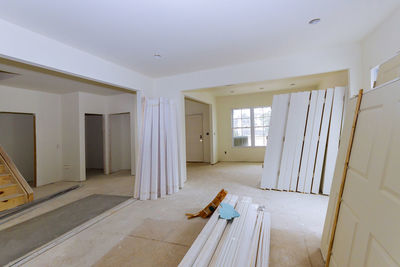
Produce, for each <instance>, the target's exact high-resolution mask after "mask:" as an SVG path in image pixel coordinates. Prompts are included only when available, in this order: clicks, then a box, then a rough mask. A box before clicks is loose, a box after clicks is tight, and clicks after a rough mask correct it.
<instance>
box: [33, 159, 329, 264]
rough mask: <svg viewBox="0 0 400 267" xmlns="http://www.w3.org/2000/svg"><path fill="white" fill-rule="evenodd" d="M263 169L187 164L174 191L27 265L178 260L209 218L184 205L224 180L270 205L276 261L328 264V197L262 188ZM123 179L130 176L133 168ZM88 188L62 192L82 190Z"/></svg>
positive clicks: (204, 199)
mask: <svg viewBox="0 0 400 267" xmlns="http://www.w3.org/2000/svg"><path fill="white" fill-rule="evenodd" d="M261 171H262V169H261V164H251V163H219V164H217V165H214V166H210V165H204V164H190V165H189V166H188V181H187V182H186V184H185V187H184V188H183V189H182V190H181V191H179V192H178V193H177V194H175V195H172V196H168V197H166V198H164V199H159V200H152V201H136V202H133V203H131V204H129V205H128V206H126V207H124V208H122V209H120V210H118V211H117V212H115V213H113V214H112V215H110V216H109V217H107V218H105V219H104V220H102V221H100V222H98V223H97V224H95V225H93V226H91V227H90V228H88V229H86V230H84V231H82V232H80V233H79V234H77V235H75V236H73V237H71V238H70V239H68V240H66V241H65V242H63V243H61V244H59V245H57V246H55V247H53V248H52V249H50V250H48V251H46V252H45V253H43V254H41V255H39V256H38V257H36V258H34V259H33V260H31V261H30V262H28V263H27V264H26V265H27V266H55V265H58V266H59V265H64V266H91V265H96V266H176V265H177V264H178V263H179V262H180V260H181V259H182V257H183V256H184V254H185V253H186V251H187V250H188V248H189V247H190V245H191V244H192V242H193V241H194V239H195V238H196V236H197V235H198V233H199V232H200V231H201V229H202V227H203V226H204V225H205V223H206V220H204V219H201V218H196V219H192V220H187V219H186V218H185V215H184V214H185V212H195V211H197V210H199V209H202V208H203V207H204V206H205V205H206V204H208V203H209V201H210V200H211V199H213V197H214V196H215V195H216V193H217V192H218V191H219V190H220V189H221V188H225V189H226V190H228V192H229V193H232V194H237V195H243V196H251V197H252V198H253V201H254V202H257V203H260V204H262V205H265V206H266V208H267V210H269V211H270V212H271V215H272V232H271V253H270V266H271V267H273V266H323V261H322V257H321V254H320V251H319V243H320V238H321V233H322V228H323V222H324V217H325V212H326V208H327V204H328V197H326V196H320V195H306V194H298V193H287V192H277V191H264V190H260V189H258V188H257V186H258V184H259V180H260V176H261ZM120 179H121V183H125V182H123V180H124V179H123V177H120ZM92 180H93V183H94V184H96V181H98V183H99V184H98V186H94V187H96V188H98V190H106V188H103V186H105V184H102V182H101V179H99V180H96V179H94V178H93V179H92ZM126 180H127V181H128V182H127V184H130V183H131V181H132V179H131V177H130V176H127V177H126ZM125 186H126V184H125ZM84 188H85V187H83V188H81V189H77V190H75V192H71V193H68V194H67V195H65V196H63V197H61V198H73V197H77V195H78V194H79V193H80V191H83V190H84ZM94 191H96V190H93V192H94ZM73 194H74V195H75V196H74V195H73ZM114 194H116V192H115V193H114ZM57 201H60V200H59V199H56V200H53V201H51V202H50V203H48V204H46V205H43V206H51V205H54V204H53V203H52V202H57ZM56 206H57V205H56Z"/></svg>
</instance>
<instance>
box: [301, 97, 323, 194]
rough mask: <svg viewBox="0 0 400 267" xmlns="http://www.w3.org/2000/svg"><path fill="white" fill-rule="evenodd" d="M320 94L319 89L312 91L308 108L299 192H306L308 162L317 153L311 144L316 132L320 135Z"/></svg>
mask: <svg viewBox="0 0 400 267" xmlns="http://www.w3.org/2000/svg"><path fill="white" fill-rule="evenodd" d="M318 95H319V91H312V92H311V99H310V107H309V110H308V117H307V126H306V135H305V137H304V146H303V154H302V156H301V164H300V173H299V181H298V183H297V191H298V192H304V188H305V181H306V175H307V169H308V163H309V162H312V161H313V160H312V156H313V154H314V158H315V153H312V152H313V151H312V148H313V147H312V146H311V141H312V140H313V137H314V135H315V134H316V135H317V137H318V132H317V133H315V132H314V123H318V122H316V121H315V119H316V113H317V100H318ZM315 149H316V148H315Z"/></svg>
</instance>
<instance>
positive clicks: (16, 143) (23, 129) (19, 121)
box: [0, 112, 37, 187]
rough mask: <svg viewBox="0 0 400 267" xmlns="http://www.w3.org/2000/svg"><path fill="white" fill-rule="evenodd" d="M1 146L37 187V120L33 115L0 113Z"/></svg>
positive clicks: (28, 179)
mask: <svg viewBox="0 0 400 267" xmlns="http://www.w3.org/2000/svg"><path fill="white" fill-rule="evenodd" d="M0 145H1V146H2V147H3V148H4V150H5V151H6V153H7V154H8V155H9V156H10V158H11V159H12V161H13V162H14V163H15V165H16V166H17V168H18V170H19V171H20V172H21V174H22V176H23V177H24V178H25V180H26V181H27V182H28V184H29V185H30V186H31V187H36V180H37V177H36V120H35V115H34V114H32V113H14V112H0Z"/></svg>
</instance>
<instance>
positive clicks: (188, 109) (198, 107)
mask: <svg viewBox="0 0 400 267" xmlns="http://www.w3.org/2000/svg"><path fill="white" fill-rule="evenodd" d="M209 109H210V106H209V105H207V104H203V103H200V102H197V101H193V100H190V99H185V115H186V116H188V115H199V114H201V115H202V117H203V125H202V127H203V158H204V162H210V158H211V157H210V131H211V130H210V110H209ZM188 149H191V148H190V147H189V148H188V147H187V148H186V151H188Z"/></svg>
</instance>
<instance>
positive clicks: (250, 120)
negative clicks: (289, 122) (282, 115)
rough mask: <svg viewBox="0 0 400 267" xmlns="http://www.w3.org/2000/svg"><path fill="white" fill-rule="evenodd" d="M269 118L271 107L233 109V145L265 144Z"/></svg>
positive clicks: (251, 145)
mask: <svg viewBox="0 0 400 267" xmlns="http://www.w3.org/2000/svg"><path fill="white" fill-rule="evenodd" d="M270 119H271V107H256V108H241V109H233V110H232V137H233V146H234V147H255V146H266V145H267V136H268V130H269V122H270Z"/></svg>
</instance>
